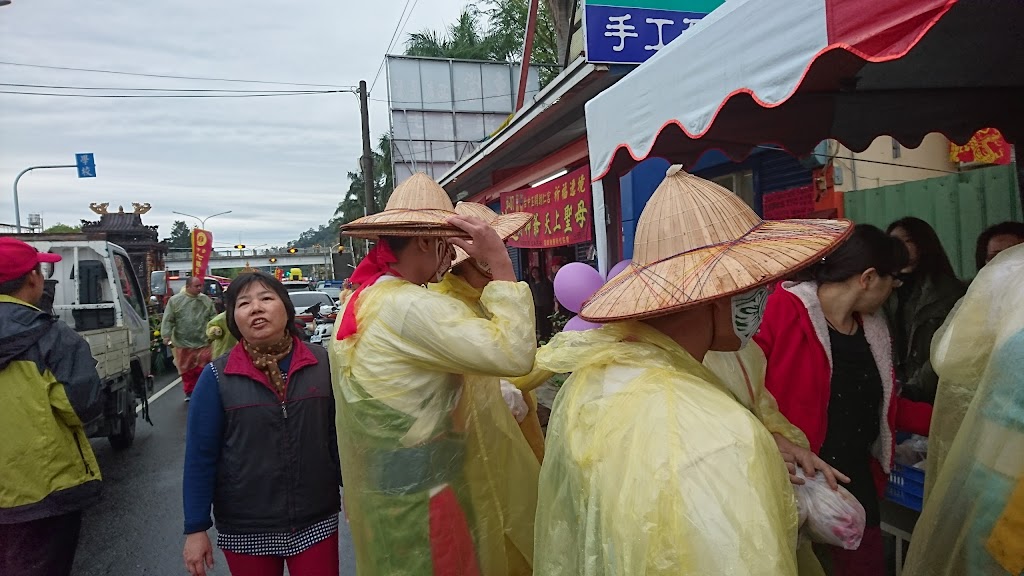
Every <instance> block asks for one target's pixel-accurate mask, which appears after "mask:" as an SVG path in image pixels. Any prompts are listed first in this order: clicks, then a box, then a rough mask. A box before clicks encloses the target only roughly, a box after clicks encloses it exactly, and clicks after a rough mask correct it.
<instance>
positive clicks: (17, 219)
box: [0, 0, 78, 234]
mask: <svg viewBox="0 0 1024 576" xmlns="http://www.w3.org/2000/svg"><path fill="white" fill-rule="evenodd" d="M3 5H4V4H3V1H2V0H0V6H3ZM51 168H78V165H77V164H59V165H54V166H29V167H28V168H25V169H24V170H22V171H21V172H19V173H18V175H17V176H16V177H15V178H14V226H15V229H16V230H17V231H18V234H21V208H20V207H19V206H18V180H21V177H22V176H24V175H25V174H28V173H29V172H31V171H33V170H48V169H51Z"/></svg>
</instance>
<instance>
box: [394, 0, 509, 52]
mask: <svg viewBox="0 0 1024 576" xmlns="http://www.w3.org/2000/svg"><path fill="white" fill-rule="evenodd" d="M405 54H406V55H407V56H421V57H433V58H456V59H462V60H491V42H489V40H488V38H487V37H486V36H485V35H484V33H483V31H482V26H481V24H480V10H478V9H477V8H476V6H473V5H472V4H470V5H468V6H466V7H465V8H463V9H462V12H461V13H460V14H459V19H458V20H457V21H456V22H455V24H452V25H451V26H449V27H448V30H446V31H445V32H444V33H439V32H437V31H436V30H422V31H420V32H414V33H412V34H410V35H409V39H408V40H407V41H406V43H405Z"/></svg>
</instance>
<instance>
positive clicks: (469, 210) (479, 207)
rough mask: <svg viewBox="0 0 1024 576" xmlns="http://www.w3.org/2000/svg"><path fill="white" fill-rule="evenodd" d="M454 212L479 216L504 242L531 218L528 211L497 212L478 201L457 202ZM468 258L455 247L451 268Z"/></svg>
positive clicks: (462, 251)
mask: <svg viewBox="0 0 1024 576" xmlns="http://www.w3.org/2000/svg"><path fill="white" fill-rule="evenodd" d="M455 212H456V213H458V214H459V215H460V216H473V217H474V218H479V219H481V220H483V221H484V222H487V223H488V224H490V225H491V228H494V231H495V232H497V233H498V236H501V241H502V242H504V241H506V240H508V239H509V238H510V237H512V236H513V235H515V233H516V232H519V231H520V230H522V229H523V227H524V226H526V225H527V224H529V223H530V220H532V219H533V214H530V213H529V212H512V213H509V214H501V215H499V214H497V213H495V212H494V210H491V209H490V208H488V207H487V206H484V205H483V204H480V203H478V202H459V203H458V204H456V205H455ZM468 259H469V254H466V252H465V250H463V249H462V248H459V247H458V246H456V247H455V259H454V260H452V268H454V267H456V266H458V265H459V264H462V263H463V262H465V261H466V260H468Z"/></svg>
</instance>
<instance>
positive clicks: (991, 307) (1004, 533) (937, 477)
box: [903, 245, 1024, 576]
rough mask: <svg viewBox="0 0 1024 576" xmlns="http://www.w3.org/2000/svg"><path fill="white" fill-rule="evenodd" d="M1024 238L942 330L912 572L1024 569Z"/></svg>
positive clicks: (985, 574) (986, 272)
mask: <svg viewBox="0 0 1024 576" xmlns="http://www.w3.org/2000/svg"><path fill="white" fill-rule="evenodd" d="M1022 279H1024V245H1022V246H1019V247H1015V248H1012V249H1010V250H1007V251H1005V252H1003V253H1002V254H1000V255H999V256H998V257H996V258H995V259H994V260H992V262H990V263H989V264H988V265H987V266H985V267H984V268H983V269H982V270H981V272H980V273H979V274H978V276H977V278H975V280H974V282H973V283H971V287H970V289H969V290H968V291H967V294H966V295H965V296H964V298H963V300H962V301H961V302H960V304H959V305H958V307H957V308H956V309H955V310H954V311H953V313H952V314H950V316H949V318H947V319H946V323H945V324H944V325H943V327H942V328H941V329H940V330H939V332H938V333H936V336H935V340H934V342H933V344H932V365H933V366H934V367H935V371H936V373H937V374H938V375H939V388H938V394H937V396H936V399H935V411H934V413H933V415H932V424H931V433H930V435H929V446H928V468H927V472H928V474H927V477H926V478H927V481H928V491H927V492H926V497H927V499H926V500H925V505H924V509H923V510H922V512H921V517H920V518H919V519H918V522H917V526H916V528H915V530H914V535H913V538H912V540H911V545H910V552H909V554H908V556H907V562H906V565H905V566H904V569H903V573H904V574H905V575H907V576H953V575H959V574H970V575H972V576H973V575H978V576H990V575H1000V576H1002V575H1014V576H1016V575H1018V574H1021V573H1022V571H1024V483H1022V478H1024V380H1022V376H1021V375H1022V374H1024V290H1022V289H1021V280H1022Z"/></svg>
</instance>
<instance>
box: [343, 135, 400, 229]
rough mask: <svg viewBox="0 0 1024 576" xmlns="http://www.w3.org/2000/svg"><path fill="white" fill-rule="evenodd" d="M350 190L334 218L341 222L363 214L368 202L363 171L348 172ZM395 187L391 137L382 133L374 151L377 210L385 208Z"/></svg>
mask: <svg viewBox="0 0 1024 576" xmlns="http://www.w3.org/2000/svg"><path fill="white" fill-rule="evenodd" d="M348 180H349V185H348V191H347V192H346V193H345V198H344V199H343V200H342V201H341V202H340V203H339V204H338V209H337V210H335V211H334V218H335V220H338V221H339V223H345V222H351V221H353V220H355V219H356V218H360V217H362V216H363V213H364V207H365V205H366V203H365V202H364V201H363V200H364V197H365V192H364V190H365V189H364V185H363V173H362V172H361V171H358V172H349V173H348ZM394 189H395V178H394V174H393V173H392V171H391V138H390V137H389V136H388V135H387V134H382V135H381V137H380V140H379V141H378V142H377V149H376V150H374V151H373V191H374V198H373V203H374V207H375V208H376V209H377V210H381V209H383V208H384V205H385V204H387V202H388V198H390V197H391V192H392V191H393V190H394Z"/></svg>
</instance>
